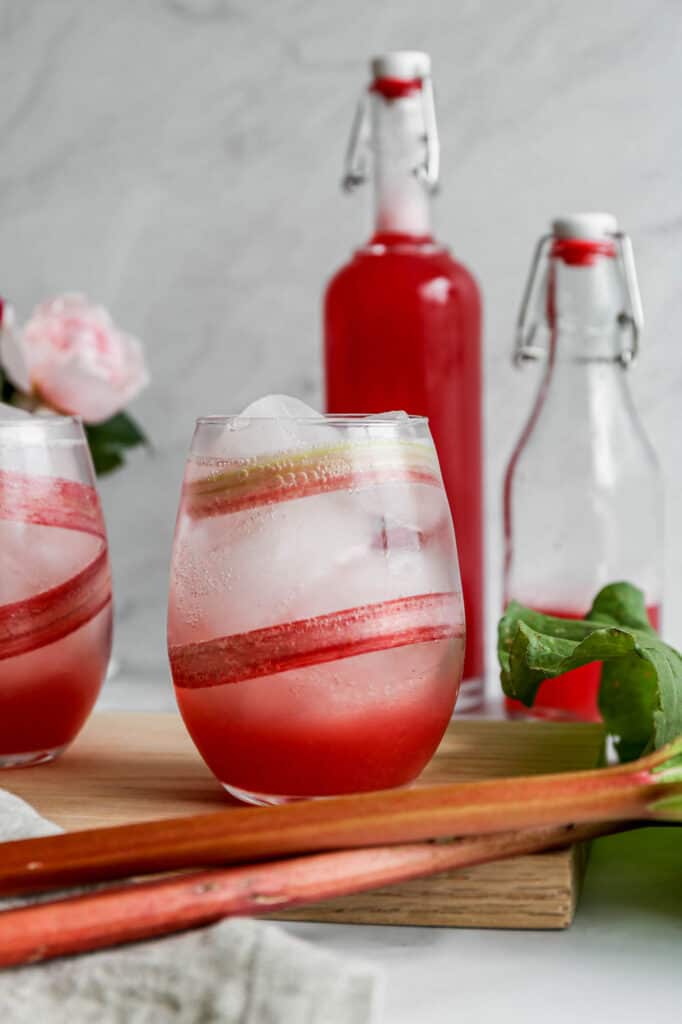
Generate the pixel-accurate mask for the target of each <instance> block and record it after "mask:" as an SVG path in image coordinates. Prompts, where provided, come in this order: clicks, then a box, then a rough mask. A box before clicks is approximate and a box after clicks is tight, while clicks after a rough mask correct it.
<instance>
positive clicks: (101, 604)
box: [0, 545, 111, 661]
mask: <svg viewBox="0 0 682 1024" xmlns="http://www.w3.org/2000/svg"><path fill="white" fill-rule="evenodd" d="M109 601H111V577H110V573H109V559H108V557H107V550H106V546H104V545H103V546H102V550H101V551H100V553H99V555H97V557H96V558H94V559H93V560H92V561H91V562H90V563H89V564H88V565H87V566H86V567H85V569H82V570H81V572H79V573H76V575H75V576H72V577H70V579H68V580H66V581H65V582H64V583H60V584H59V585H58V586H56V587H50V588H49V590H43V591H41V592H40V593H38V594H34V596H33V597H29V598H27V599H26V600H24V601H15V602H13V603H12V604H4V605H1V606H0V661H2V660H4V659H5V658H14V657H16V656H17V655H19V654H26V653H27V652H28V651H34V650H37V649H38V648H39V647H45V646H46V645H47V644H52V643H55V641H57V640H61V639H62V638H63V637H65V636H68V634H69V633H72V632H73V631H74V630H76V629H79V628H80V627H81V626H84V625H85V624H86V623H87V622H89V621H90V620H91V619H93V618H94V617H95V615H97V614H98V613H99V612H100V611H102V609H103V608H105V607H106V606H107V604H108V603H109Z"/></svg>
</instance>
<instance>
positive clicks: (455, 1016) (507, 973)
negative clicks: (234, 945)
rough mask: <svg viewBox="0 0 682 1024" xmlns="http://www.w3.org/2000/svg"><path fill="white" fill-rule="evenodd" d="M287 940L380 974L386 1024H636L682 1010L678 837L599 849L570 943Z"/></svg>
mask: <svg viewBox="0 0 682 1024" xmlns="http://www.w3.org/2000/svg"><path fill="white" fill-rule="evenodd" d="M98 707H99V708H101V709H102V710H104V709H107V710H109V709H111V710H114V709H115V710H147V711H170V710H174V708H175V702H174V700H173V695H172V688H171V685H170V682H165V681H164V680H163V679H162V678H161V677H155V678H150V679H149V680H147V681H141V680H133V679H130V678H127V677H126V675H125V673H122V674H121V675H120V676H119V677H118V678H115V679H112V680H110V681H108V682H107V684H106V686H105V688H104V691H103V694H102V697H101V699H100V702H99V705H98ZM283 927H286V928H287V930H288V931H290V932H292V933H294V934H297V935H299V936H300V937H302V938H305V939H307V940H308V941H310V942H314V943H316V944H319V945H321V946H324V947H325V948H327V949H330V950H336V951H338V952H339V953H344V954H347V955H348V956H353V957H357V958H359V959H361V960H365V961H368V962H371V963H373V964H376V965H378V966H379V967H380V968H382V970H383V971H384V973H385V978H386V1005H385V1011H384V1021H382V1024H452V1022H457V1024H479V1022H481V1024H487V1022H494V1021H498V1020H499V1021H505V1022H507V1024H516V1022H519V1024H521V1022H523V1024H547V1022H548V1021H549V1022H551V1024H569V1022H571V1024H573V1022H575V1021H584V1022H586V1024H590V1022H593V1021H594V1022H599V1024H611V1022H613V1024H630V1022H633V1024H634V1022H637V1024H643V1022H647V1021H652V1020H661V1021H663V1020H666V1021H672V1020H678V1019H679V1017H680V1012H681V1007H682V828H680V829H679V830H676V829H670V828H665V829H647V830H642V831H639V832H636V833H632V834H629V835H622V836H617V837H616V836H614V837H610V838H608V839H603V840H600V841H598V842H597V843H595V844H593V849H592V855H591V859H590V864H589V867H588V872H587V877H586V882H585V887H584V891H583V894H582V898H581V900H580V905H579V908H578V912H577V915H576V919H575V922H574V924H573V926H572V927H571V928H570V929H568V930H567V931H564V932H527V931H525V932H523V931H484V930H474V929H456V928H397V927H387V926H381V927H379V926H367V925H327V924H307V923H291V924H287V925H283Z"/></svg>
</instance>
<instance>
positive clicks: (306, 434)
mask: <svg viewBox="0 0 682 1024" xmlns="http://www.w3.org/2000/svg"><path fill="white" fill-rule="evenodd" d="M340 440H341V435H340V434H339V431H338V430H337V429H336V428H335V427H334V426H333V425H331V424H330V425H327V424H325V423H324V421H323V418H322V416H321V415H320V413H319V412H317V411H316V410H315V409H313V408H312V407H311V406H309V405H306V403H305V402H302V401H301V400H300V399H299V398H291V397H290V396H289V395H265V396H264V397H263V398H259V399H257V400H256V401H255V402H251V404H250V405H247V407H246V408H245V409H244V411H243V412H242V413H240V415H239V417H236V418H235V419H232V420H230V421H228V423H227V424H226V426H225V428H224V430H222V431H221V432H220V433H219V434H217V435H216V437H215V438H214V439H212V441H211V443H210V448H204V449H203V453H204V454H207V455H212V456H216V457H219V458H225V459H229V460H232V459H249V458H256V457H258V456H261V455H269V454H272V453H278V452H288V451H304V450H306V449H309V448H319V447H326V446H327V445H330V444H334V443H338V442H339V441H340Z"/></svg>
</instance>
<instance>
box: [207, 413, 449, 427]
mask: <svg viewBox="0 0 682 1024" xmlns="http://www.w3.org/2000/svg"><path fill="white" fill-rule="evenodd" d="M242 421H243V422H246V423H250V422H251V421H256V422H258V423H302V424H310V425H311V426H318V427H319V426H320V425H322V424H328V425H329V426H347V427H366V426H375V425H378V426H382V425H387V426H400V425H401V424H406V423H410V424H414V425H418V424H428V422H429V418H428V416H417V415H413V414H410V413H405V414H402V413H401V414H400V415H398V414H396V415H387V414H384V413H371V412H349V413H338V414H337V413H319V414H318V415H317V416H245V415H244V414H243V413H233V414H228V415H217V416H198V417H197V419H196V421H195V422H196V426H197V427H202V426H213V425H216V426H224V425H225V424H227V423H235V422H242Z"/></svg>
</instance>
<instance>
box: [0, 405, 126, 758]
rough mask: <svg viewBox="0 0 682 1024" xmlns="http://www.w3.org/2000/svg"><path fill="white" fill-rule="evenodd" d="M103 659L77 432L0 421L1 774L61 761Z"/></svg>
mask: <svg viewBox="0 0 682 1024" xmlns="http://www.w3.org/2000/svg"><path fill="white" fill-rule="evenodd" d="M110 650H111V577H110V572H109V559H108V553H107V541H106V534H105V529H104V522H103V519H102V512H101V509H100V504H99V499H98V496H97V491H96V490H95V487H94V477H93V470H92V463H91V461H90V453H89V450H88V445H87V442H86V439H85V435H84V433H83V428H82V425H81V423H80V421H79V420H77V419H72V418H68V417H64V418H62V417H44V418H42V417H40V418H39V417H28V416H27V417H23V418H21V419H19V418H17V419H3V418H2V413H1V412H0V767H3V768H7V767H14V766H18V765H28V764H37V763H39V762H42V761H50V760H52V759H53V758H54V757H56V756H57V755H58V754H60V753H61V752H62V751H63V750H64V748H65V747H66V746H67V745H68V744H69V743H70V742H71V740H73V738H74V737H75V736H76V734H77V733H78V731H79V729H80V728H81V726H82V725H83V723H84V722H85V719H86V718H87V716H88V714H89V712H90V711H91V709H92V706H93V704H94V703H95V700H96V698H97V695H98V693H99V690H100V687H101V684H102V680H103V678H104V674H105V672H106V668H107V662H108V660H109V654H110Z"/></svg>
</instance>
